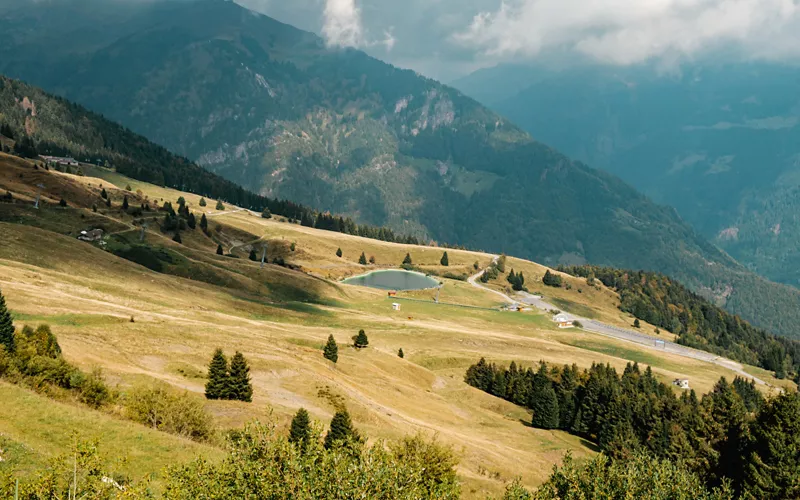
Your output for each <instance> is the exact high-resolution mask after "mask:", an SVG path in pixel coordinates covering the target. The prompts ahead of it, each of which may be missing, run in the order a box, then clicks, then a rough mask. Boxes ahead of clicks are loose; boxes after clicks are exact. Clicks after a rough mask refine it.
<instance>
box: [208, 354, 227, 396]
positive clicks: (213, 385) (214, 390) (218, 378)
mask: <svg viewBox="0 0 800 500" xmlns="http://www.w3.org/2000/svg"><path fill="white" fill-rule="evenodd" d="M227 391H228V360H227V359H226V358H225V354H223V353H222V349H217V350H216V351H214V357H213V358H211V363H210V364H209V365H208V382H206V398H207V399H227V397H228V394H227Z"/></svg>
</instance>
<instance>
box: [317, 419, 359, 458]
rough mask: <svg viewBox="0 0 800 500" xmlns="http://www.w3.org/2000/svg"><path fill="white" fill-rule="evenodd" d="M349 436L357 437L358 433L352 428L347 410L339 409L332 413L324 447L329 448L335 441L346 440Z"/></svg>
mask: <svg viewBox="0 0 800 500" xmlns="http://www.w3.org/2000/svg"><path fill="white" fill-rule="evenodd" d="M351 438H355V439H358V433H357V432H356V430H355V429H354V428H353V422H352V421H351V420H350V414H349V413H347V410H339V411H337V412H336V413H335V414H334V415H333V419H332V420H331V428H330V430H329V431H328V434H326V435H325V448H326V449H330V448H332V447H333V446H334V445H335V444H336V443H341V442H346V441H347V440H349V439H351Z"/></svg>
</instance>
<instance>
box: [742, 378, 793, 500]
mask: <svg viewBox="0 0 800 500" xmlns="http://www.w3.org/2000/svg"><path fill="white" fill-rule="evenodd" d="M747 448H748V449H747V450H746V452H747V453H743V454H742V455H743V456H745V457H746V458H745V471H744V476H745V477H744V492H745V495H744V496H743V498H758V499H762V498H763V499H775V500H778V499H783V498H800V394H798V393H796V392H794V393H783V394H780V395H779V396H777V397H776V398H775V399H773V400H772V401H770V402H769V403H767V404H766V406H765V408H764V409H763V410H762V411H761V412H760V413H759V415H758V418H757V420H756V422H755V423H753V425H752V437H751V438H750V440H749V443H748V446H747Z"/></svg>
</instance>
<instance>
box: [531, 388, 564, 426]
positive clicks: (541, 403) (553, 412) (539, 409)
mask: <svg viewBox="0 0 800 500" xmlns="http://www.w3.org/2000/svg"><path fill="white" fill-rule="evenodd" d="M530 406H531V410H533V419H532V420H531V425H533V426H534V427H536V428H538V429H557V428H558V420H559V412H558V396H556V391H555V390H554V389H553V384H551V383H550V382H547V383H545V384H542V385H541V386H540V387H538V388H537V389H536V390H535V391H534V393H533V395H532V397H531V405H530Z"/></svg>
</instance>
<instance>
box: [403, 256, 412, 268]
mask: <svg viewBox="0 0 800 500" xmlns="http://www.w3.org/2000/svg"><path fill="white" fill-rule="evenodd" d="M411 264H412V262H411V254H410V253H407V254H406V258H405V259H403V265H405V266H410V265H411Z"/></svg>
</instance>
